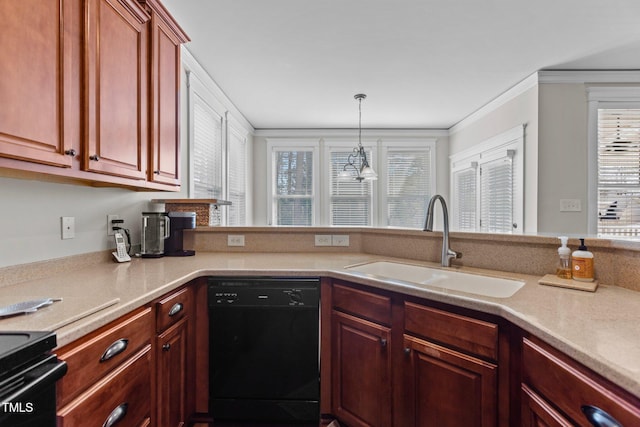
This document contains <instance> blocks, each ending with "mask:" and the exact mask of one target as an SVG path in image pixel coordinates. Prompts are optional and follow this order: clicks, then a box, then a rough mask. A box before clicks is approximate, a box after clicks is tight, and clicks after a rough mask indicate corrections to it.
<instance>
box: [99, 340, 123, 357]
mask: <svg viewBox="0 0 640 427" xmlns="http://www.w3.org/2000/svg"><path fill="white" fill-rule="evenodd" d="M128 345H129V340H128V339H126V338H121V339H119V340H118V341H116V342H114V343H113V344H111V345H110V346H109V347H108V348H107V349H106V350H105V352H104V353H102V357H100V363H102V362H106V361H107V360H109V359H111V358H112V357H114V356H117V355H118V354H120V353H122V352H123V351H125V350H126V349H127V346H128Z"/></svg>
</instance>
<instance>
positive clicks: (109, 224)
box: [107, 214, 120, 236]
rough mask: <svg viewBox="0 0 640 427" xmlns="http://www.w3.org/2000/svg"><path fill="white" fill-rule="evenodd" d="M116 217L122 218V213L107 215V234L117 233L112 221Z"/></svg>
mask: <svg viewBox="0 0 640 427" xmlns="http://www.w3.org/2000/svg"><path fill="white" fill-rule="evenodd" d="M114 219H120V215H114V214H109V215H107V236H113V235H114V234H116V232H115V231H113V226H114V224H113V223H112V221H113V220H114Z"/></svg>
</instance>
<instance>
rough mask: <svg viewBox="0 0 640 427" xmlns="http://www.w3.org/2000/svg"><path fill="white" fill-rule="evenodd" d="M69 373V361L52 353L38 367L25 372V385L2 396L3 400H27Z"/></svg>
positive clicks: (0, 397)
mask: <svg viewBox="0 0 640 427" xmlns="http://www.w3.org/2000/svg"><path fill="white" fill-rule="evenodd" d="M66 373H67V362H64V361H62V360H58V359H57V358H56V356H55V355H51V356H50V357H49V358H47V359H45V360H44V361H43V362H41V363H39V364H38V365H37V366H36V367H33V368H31V369H30V370H29V371H27V372H25V373H24V376H23V378H24V385H23V386H22V387H20V388H19V389H17V390H15V391H13V392H12V393H11V394H10V395H8V396H0V399H1V400H2V402H27V401H30V400H31V399H32V397H33V396H34V395H35V394H36V393H38V392H39V391H40V390H43V389H45V388H46V387H49V386H50V385H53V384H55V383H56V381H58V380H59V379H60V378H62V377H63V376H64V374H66Z"/></svg>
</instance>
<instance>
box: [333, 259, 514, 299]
mask: <svg viewBox="0 0 640 427" xmlns="http://www.w3.org/2000/svg"><path fill="white" fill-rule="evenodd" d="M345 268H346V269H348V270H351V271H357V272H360V273H364V274H366V275H372V276H377V277H381V278H387V279H393V280H400V281H403V282H408V283H409V284H411V285H414V286H416V287H419V288H427V287H428V288H444V289H449V290H453V291H461V292H467V293H471V294H476V295H483V296H487V297H494V298H508V297H510V296H512V295H513V294H515V293H516V292H518V290H519V289H520V288H522V286H524V282H523V281H520V280H513V279H503V278H500V277H490V276H482V275H479V274H471V273H461V272H459V271H451V270H444V269H439V268H430V267H423V266H420V265H413V264H404V263H400V262H391V261H374V262H370V263H365V264H358V265H350V266H347V267H345Z"/></svg>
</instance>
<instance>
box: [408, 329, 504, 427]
mask: <svg viewBox="0 0 640 427" xmlns="http://www.w3.org/2000/svg"><path fill="white" fill-rule="evenodd" d="M403 352H404V361H403V371H404V373H405V375H404V379H403V391H404V393H403V395H404V398H405V399H406V402H407V404H408V411H407V412H408V414H409V417H407V419H406V420H405V423H403V425H404V426H406V427H413V426H415V427H440V426H460V427H463V426H468V427H473V426H478V427H488V426H495V425H496V419H497V418H496V417H497V379H498V372H497V365H496V364H494V363H489V362H486V361H483V360H480V359H477V358H475V357H472V356H469V355H467V354H464V353H461V352H458V351H455V350H452V349H449V348H446V347H443V346H440V345H437V344H434V343H431V342H428V341H424V340H421V339H419V338H415V337H412V336H410V335H405V337H404V350H403Z"/></svg>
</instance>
